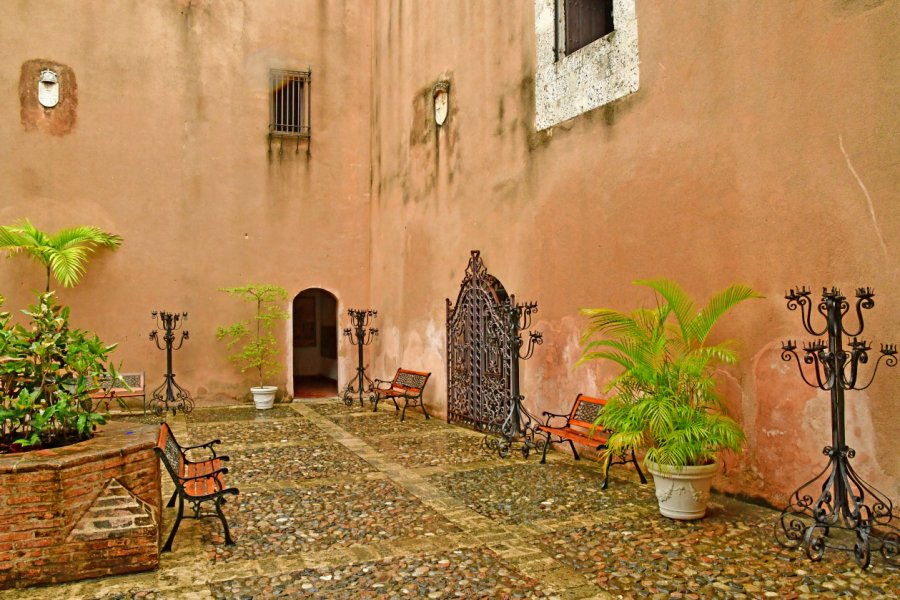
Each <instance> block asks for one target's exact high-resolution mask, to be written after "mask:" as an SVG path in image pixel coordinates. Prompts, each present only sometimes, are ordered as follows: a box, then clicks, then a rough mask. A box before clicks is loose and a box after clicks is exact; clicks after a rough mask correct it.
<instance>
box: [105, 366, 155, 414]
mask: <svg viewBox="0 0 900 600" xmlns="http://www.w3.org/2000/svg"><path fill="white" fill-rule="evenodd" d="M97 386H98V388H97V391H95V392H94V393H93V394H91V398H94V399H95V400H112V399H113V398H141V400H142V401H143V407H144V414H145V415H146V414H147V391H146V389H145V388H144V372H143V371H141V372H139V373H119V374H118V377H117V378H116V380H115V381H113V378H112V375H109V374H105V375H101V376H100V377H99V378H98V379H97Z"/></svg>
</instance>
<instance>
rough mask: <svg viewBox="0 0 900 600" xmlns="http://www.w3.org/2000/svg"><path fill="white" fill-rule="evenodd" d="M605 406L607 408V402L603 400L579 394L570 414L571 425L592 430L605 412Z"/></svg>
mask: <svg viewBox="0 0 900 600" xmlns="http://www.w3.org/2000/svg"><path fill="white" fill-rule="evenodd" d="M604 406H606V400H605V399H603V398H593V397H591V396H585V395H584V394H578V396H577V397H576V398H575V404H574V405H573V406H572V412H571V413H569V424H570V425H577V426H578V427H584V428H585V429H590V428H591V427H593V426H594V421H596V420H597V417H599V416H600V413H601V412H603V407H604ZM598 431H599V428H598Z"/></svg>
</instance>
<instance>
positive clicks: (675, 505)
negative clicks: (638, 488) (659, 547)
mask: <svg viewBox="0 0 900 600" xmlns="http://www.w3.org/2000/svg"><path fill="white" fill-rule="evenodd" d="M646 465H647V470H648V471H650V473H652V474H653V483H654V485H655V486H656V499H657V500H658V501H659V512H661V513H662V515H663V516H664V517H669V518H670V519H678V520H681V521H691V520H694V519H702V518H703V517H704V516H705V515H706V505H707V503H708V502H709V486H710V484H711V483H712V480H713V477H715V475H716V473H718V472H719V463H717V462H716V463H713V464H711V465H703V466H701V467H682V468H680V469H673V468H671V467H662V466H660V465H658V464H656V463H654V462H651V461H649V460H648V461H646Z"/></svg>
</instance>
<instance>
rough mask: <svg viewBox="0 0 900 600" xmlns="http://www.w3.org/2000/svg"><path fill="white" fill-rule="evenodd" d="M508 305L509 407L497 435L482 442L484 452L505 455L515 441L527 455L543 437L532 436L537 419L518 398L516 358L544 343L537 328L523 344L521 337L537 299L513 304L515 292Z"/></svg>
mask: <svg viewBox="0 0 900 600" xmlns="http://www.w3.org/2000/svg"><path fill="white" fill-rule="evenodd" d="M509 309H510V310H509V328H510V333H511V335H510V339H512V340H513V344H512V349H511V350H512V352H513V353H514V354H515V355H514V356H513V360H512V361H511V371H512V373H511V378H510V379H511V381H512V399H513V403H512V409H511V410H510V412H509V416H508V417H507V418H506V420H505V421H504V422H503V425H502V426H501V427H500V436H501V437H496V436H494V435H491V434H487V435H485V437H484V440H483V442H482V445H483V447H484V448H485V449H486V450H487V451H488V452H491V453H493V452H497V453H498V454H499V455H500V456H501V457H502V458H506V457H507V456H509V453H510V452H511V451H512V450H513V447H514V446H516V445H519V446H520V448H519V450H520V451H521V452H522V456H523V457H525V458H528V455H529V453H530V452H531V450H532V449H535V448H536V449H538V450H540V449H542V448H543V446H542V444H543V443H544V440H543V439H540V438H537V437H536V436H535V432H536V431H537V426H538V425H539V424H540V421H538V419H537V418H536V417H535V416H534V415H532V414H531V413H530V412H528V409H527V408H525V405H524V404H523V402H522V401H523V400H524V399H525V396H523V395H522V393H521V388H520V384H519V360H528V359H529V358H531V357H532V356H533V355H534V349H535V347H536V346H540V345H541V344H543V343H544V338H543V334H542V333H541V332H540V331H529V332H528V343H527V345H526V343H525V340H523V339H522V332H523V331H526V330H528V329H531V321H532V317H533V315H534V313H536V312H537V302H526V303H524V304H516V299H515V296H510V299H509ZM523 347H524V348H525V352H524V353H523V352H522V348H523Z"/></svg>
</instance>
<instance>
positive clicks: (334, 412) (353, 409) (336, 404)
mask: <svg viewBox="0 0 900 600" xmlns="http://www.w3.org/2000/svg"><path fill="white" fill-rule="evenodd" d="M299 404H303V405H304V406H308V407H309V408H311V409H312V410H314V411H316V412H317V413H319V414H320V415H326V416H347V415H351V414H360V413H370V412H372V405H371V404H369V402H368V400H367V401H366V404H365V405H364V406H362V407H360V405H359V400H357V401H355V402H354V403H353V404H352V405H351V406H347V405H346V404H344V402H343V400H340V399H336V398H332V399H330V400H326V401H321V400H319V401H309V400H304V401H302V402H300V403H299Z"/></svg>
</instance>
